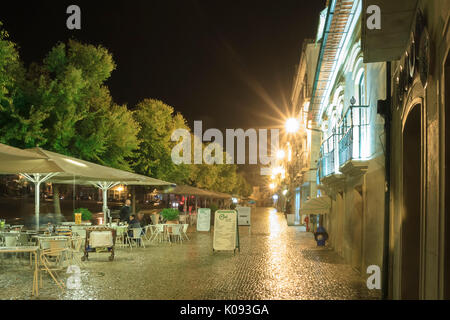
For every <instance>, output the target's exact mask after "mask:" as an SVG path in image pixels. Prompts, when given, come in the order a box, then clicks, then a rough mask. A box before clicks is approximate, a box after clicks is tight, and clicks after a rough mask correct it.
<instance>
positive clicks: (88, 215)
mask: <svg viewBox="0 0 450 320" xmlns="http://www.w3.org/2000/svg"><path fill="white" fill-rule="evenodd" d="M77 213H81V220H82V221H83V222H89V221H91V219H92V212H91V211H89V209H86V208H79V209H75V211H74V212H73V215H74V217H75V214H77Z"/></svg>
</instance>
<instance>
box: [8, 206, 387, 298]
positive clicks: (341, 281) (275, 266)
mask: <svg viewBox="0 0 450 320" xmlns="http://www.w3.org/2000/svg"><path fill="white" fill-rule="evenodd" d="M252 224H253V226H252V228H251V234H249V228H248V227H241V231H240V234H241V252H240V253H236V255H233V253H232V252H231V253H228V252H216V253H213V251H212V233H196V232H191V233H190V234H189V236H190V238H191V241H186V242H184V243H183V244H173V245H170V244H155V245H148V246H147V248H145V249H144V248H140V249H133V250H132V251H130V250H129V249H118V250H117V253H116V259H115V260H114V262H109V261H108V260H107V257H108V255H107V254H98V255H95V254H92V255H91V256H90V261H89V262H87V263H86V266H85V267H83V268H82V275H81V289H79V290H67V291H66V293H64V294H61V293H60V291H59V289H58V288H57V287H56V285H55V284H54V283H52V282H51V281H50V279H49V277H47V276H46V275H44V278H48V279H46V281H45V284H44V288H43V289H42V290H41V292H40V293H41V295H40V297H39V298H40V299H82V300H90V299H156V300H159V299H164V300H173V299H177V300H178V299H194V300H197V299H221V300H222V299H223V300H230V299H237V300H240V299H245V300H248V299H250V300H259V299H375V298H377V292H376V291H369V290H368V289H367V288H366V286H365V281H363V280H362V279H361V278H360V277H359V275H358V274H357V273H356V272H355V271H353V269H352V268H351V267H350V266H348V265H345V264H343V261H342V259H341V258H340V257H339V256H338V255H337V254H336V253H334V252H333V251H331V250H329V249H327V248H317V246H316V243H315V242H314V239H313V236H312V234H311V233H306V232H302V231H300V227H288V226H287V225H286V220H285V218H284V216H283V215H282V214H280V213H275V212H273V211H271V210H270V209H265V208H258V209H257V211H256V212H255V213H253V214H252ZM193 231H195V228H193ZM11 263H14V262H10V261H9V260H4V261H2V262H0V287H2V288H4V290H1V291H0V299H30V293H31V280H32V279H31V276H29V274H30V272H29V269H28V273H27V272H26V267H25V266H24V265H25V262H21V261H19V262H15V266H14V267H13V266H12V265H11ZM22 264H23V266H22ZM21 269H23V270H21ZM378 293H379V292H378Z"/></svg>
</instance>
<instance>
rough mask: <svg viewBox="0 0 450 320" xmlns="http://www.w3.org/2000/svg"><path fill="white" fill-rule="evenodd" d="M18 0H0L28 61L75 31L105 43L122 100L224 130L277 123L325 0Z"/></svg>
mask: <svg viewBox="0 0 450 320" xmlns="http://www.w3.org/2000/svg"><path fill="white" fill-rule="evenodd" d="M12 2H13V1H8V4H7V3H2V6H1V9H0V10H1V11H0V21H2V22H3V23H4V28H5V29H6V30H7V31H8V32H9V33H10V36H11V40H13V41H14V42H16V43H18V45H19V47H20V54H21V57H22V60H24V61H25V63H27V64H28V63H30V62H32V61H39V62H40V61H42V59H43V58H44V57H45V55H46V53H47V52H48V51H49V50H50V49H51V48H52V47H53V46H54V45H55V44H56V43H57V42H58V41H66V40H67V39H69V38H74V39H76V40H80V41H82V42H85V43H90V44H101V45H103V46H105V47H106V48H107V49H108V50H109V51H110V52H111V53H112V54H113V56H114V60H115V62H116V64H117V69H116V70H115V71H114V72H113V74H112V77H111V79H110V80H109V81H108V83H107V84H108V86H109V88H110V90H111V94H112V96H113V98H114V100H115V101H116V102H117V103H119V104H128V106H130V107H132V106H133V105H135V104H136V103H137V102H139V101H140V100H142V99H144V98H157V99H160V100H162V101H164V102H165V103H167V104H169V105H171V106H173V107H174V108H175V109H176V110H177V111H179V112H181V113H182V114H183V115H184V116H185V117H186V118H187V119H188V122H189V125H190V126H191V127H192V126H193V121H194V120H203V121H204V128H211V127H214V128H219V129H224V128H230V129H232V128H266V127H273V126H274V125H276V123H275V122H276V119H279V118H280V117H279V115H278V113H277V112H276V110H274V108H278V109H280V110H281V111H282V112H283V113H287V108H288V107H289V108H290V106H289V101H290V94H291V89H292V82H293V77H294V74H295V67H296V65H297V64H298V61H299V58H300V51H301V46H302V42H303V39H305V38H313V37H314V36H315V33H316V29H317V25H318V19H319V18H318V17H319V12H320V11H321V10H323V9H324V7H325V0H280V1H273V0H271V1H266V0H257V1H253V0H245V1H230V0H228V1H222V0H220V1H219V0H209V1H208V0H207V1H200V0H179V1H167V0H166V1H149V0H147V1H134V0H133V1H131V0H130V1H98V0H95V1H94V0H91V1H38V0H35V1H18V0H16V1H14V3H12ZM71 4H77V5H79V6H80V7H81V12H82V30H81V31H70V30H68V29H67V28H66V19H67V17H68V15H67V14H66V8H67V7H68V6H69V5H71ZM270 118H272V119H270ZM279 121H281V119H279ZM280 123H281V122H280Z"/></svg>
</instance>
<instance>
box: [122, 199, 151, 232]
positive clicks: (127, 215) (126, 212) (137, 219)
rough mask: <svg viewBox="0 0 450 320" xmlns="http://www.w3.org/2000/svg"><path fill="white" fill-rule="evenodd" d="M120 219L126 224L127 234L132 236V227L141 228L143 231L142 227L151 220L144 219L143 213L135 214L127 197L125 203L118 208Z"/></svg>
mask: <svg viewBox="0 0 450 320" xmlns="http://www.w3.org/2000/svg"><path fill="white" fill-rule="evenodd" d="M120 221H121V222H126V223H127V224H128V235H129V236H130V237H131V236H132V232H133V231H132V229H137V228H141V229H142V233H144V232H145V231H144V229H143V228H144V227H145V226H146V225H148V224H150V223H151V221H145V219H144V215H141V216H139V215H135V214H133V213H132V210H131V201H130V200H129V199H127V200H126V201H125V205H124V206H123V207H122V209H120Z"/></svg>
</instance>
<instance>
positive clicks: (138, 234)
mask: <svg viewBox="0 0 450 320" xmlns="http://www.w3.org/2000/svg"><path fill="white" fill-rule="evenodd" d="M128 240H129V241H130V244H131V243H132V242H133V241H131V240H134V242H135V243H136V248H137V247H138V242H139V244H140V245H141V246H143V247H144V248H145V244H144V237H143V236H142V228H132V229H131V237H129V238H128ZM131 246H133V245H132V244H131Z"/></svg>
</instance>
